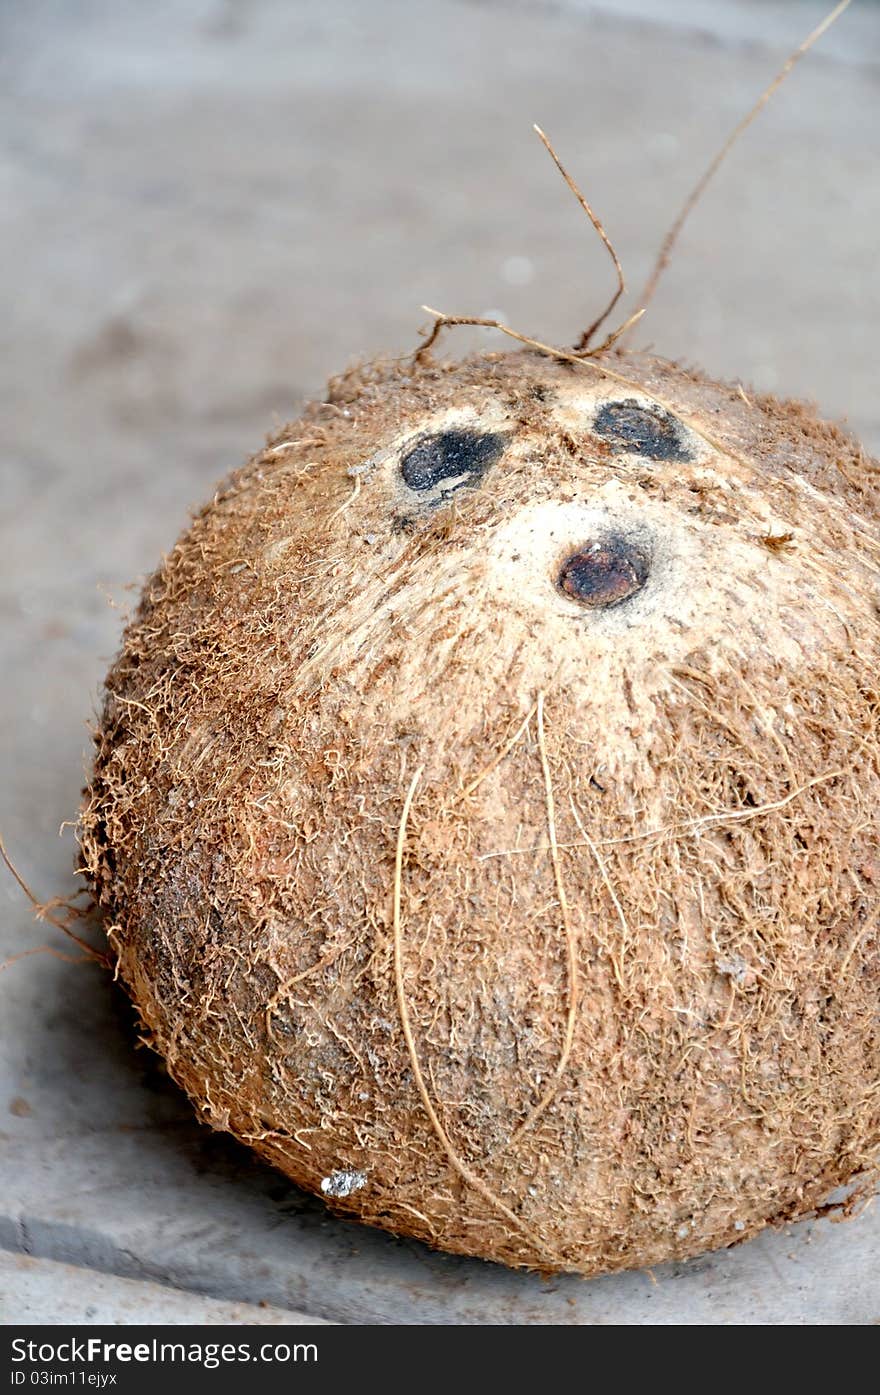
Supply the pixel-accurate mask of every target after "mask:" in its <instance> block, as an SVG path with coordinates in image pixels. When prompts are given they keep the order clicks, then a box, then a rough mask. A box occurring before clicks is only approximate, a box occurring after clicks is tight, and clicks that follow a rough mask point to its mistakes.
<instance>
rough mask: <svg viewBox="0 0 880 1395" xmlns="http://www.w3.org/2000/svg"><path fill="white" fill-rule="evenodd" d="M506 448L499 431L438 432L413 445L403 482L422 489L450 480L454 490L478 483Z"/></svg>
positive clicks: (405, 459) (405, 461) (403, 467)
mask: <svg viewBox="0 0 880 1395" xmlns="http://www.w3.org/2000/svg"><path fill="white" fill-rule="evenodd" d="M503 449H504V437H503V436H502V435H500V434H498V433H497V432H489V433H487V432H482V431H438V432H437V433H436V435H433V436H423V437H422V439H421V440H420V441H417V442H416V444H415V445H414V446H411V447H410V449H409V450H408V451H407V452H406V454H405V455H404V457H403V459H402V460H401V462H400V473H401V475H402V476H403V482H404V484H407V485H408V486H409V488H410V489H417V490H419V492H424V491H426V490H429V489H436V488H437V486H438V485H439V484H442V483H443V481H444V480H448V481H450V484H451V489H460V488H461V487H462V486H463V485H475V484H479V482H480V480H481V479H482V478H483V475H484V474H485V473H486V471H487V470H488V468H489V466H490V465H494V463H495V461H496V460H497V459H498V457H499V456H500V455H501V452H502V451H503ZM453 481H454V483H452V482H453ZM451 489H450V490H447V491H446V492H447V493H451Z"/></svg>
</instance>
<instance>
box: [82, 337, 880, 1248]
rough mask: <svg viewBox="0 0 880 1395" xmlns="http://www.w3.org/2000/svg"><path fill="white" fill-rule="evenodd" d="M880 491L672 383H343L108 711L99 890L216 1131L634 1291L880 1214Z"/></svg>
mask: <svg viewBox="0 0 880 1395" xmlns="http://www.w3.org/2000/svg"><path fill="white" fill-rule="evenodd" d="M878 521H880V474H878V467H877V465H876V464H875V463H874V462H872V461H871V460H870V459H868V458H867V456H866V455H865V454H864V452H863V451H862V450H861V449H860V447H859V446H858V444H857V443H855V442H854V441H853V440H852V439H850V438H849V437H848V436H847V435H846V434H845V433H844V432H843V431H842V430H841V429H839V428H838V427H836V426H833V425H828V424H826V423H823V422H821V421H819V420H818V419H817V418H816V417H815V416H814V414H813V413H812V412H811V411H810V410H809V409H808V408H805V407H803V406H800V405H797V404H791V403H781V402H778V401H776V400H774V399H772V398H769V397H757V396H755V397H750V396H748V395H747V394H745V393H744V392H743V390H742V388H733V387H730V386H725V385H723V384H719V383H715V382H712V381H710V380H709V379H707V378H706V377H704V376H702V375H701V374H700V373H697V372H693V371H689V370H687V369H684V368H682V367H678V366H676V365H674V364H671V363H668V362H665V361H662V360H660V359H658V358H655V357H649V356H646V355H639V354H618V353H616V352H605V353H603V354H601V355H600V356H599V357H596V358H593V359H588V360H584V361H581V362H579V363H576V362H573V361H571V360H567V361H566V360H564V359H562V360H559V359H553V358H551V357H548V356H546V355H542V354H540V353H536V352H533V351H523V352H516V353H513V354H488V355H482V356H479V357H475V358H471V359H468V360H466V361H464V362H461V363H458V364H446V363H438V362H433V361H432V360H430V358H428V357H427V356H424V355H423V356H422V357H421V358H420V359H419V360H417V361H416V362H414V363H412V364H404V365H402V364H390V365H384V366H383V365H378V366H373V367H371V368H369V369H363V370H359V371H357V372H352V373H350V374H348V375H346V376H345V377H343V378H341V379H339V380H336V381H334V382H333V383H332V384H331V389H330V392H329V394H328V398H327V400H326V401H325V402H322V403H318V404H316V405H313V406H311V407H309V408H308V409H307V410H306V412H305V413H304V415H303V416H302V418H301V419H300V420H299V421H298V422H296V423H294V424H293V425H290V426H287V427H285V429H284V430H283V431H282V432H281V433H279V434H277V435H276V436H274V437H273V438H272V439H270V440H269V442H268V443H267V445H266V446H265V448H264V449H263V450H261V451H260V452H259V453H258V454H257V455H256V456H255V457H254V458H253V459H252V460H251V461H250V463H249V464H248V465H247V466H245V468H244V469H242V470H240V471H239V472H237V473H235V474H233V475H232V476H231V477H230V478H229V479H228V480H227V481H226V482H225V483H224V484H223V485H222V486H221V487H220V488H219V489H218V491H217V492H216V494H215V496H214V498H213V499H212V500H211V502H210V503H209V504H208V505H207V507H205V508H204V509H203V510H202V511H201V513H199V514H198V516H197V517H196V518H195V519H194V521H193V522H192V525H191V526H190V528H189V529H188V531H187V532H185V533H184V535H183V536H182V538H181V539H180V540H179V542H178V543H177V545H176V546H175V547H174V548H173V550H172V551H171V553H170V554H169V555H168V557H167V558H166V559H165V561H164V562H163V563H162V565H161V566H160V567H159V569H158V571H156V573H155V574H154V575H153V577H152V578H151V579H150V580H149V581H148V583H147V585H146V587H145V589H144V593H143V597H142V600H141V603H140V608H139V610H138V611H137V614H136V615H135V617H134V619H133V620H132V622H131V623H130V624H129V626H128V628H127V630H126V633H125V637H124V642H123V647H122V652H121V654H120V656H119V658H118V659H117V660H116V662H115V664H114V666H113V668H112V669H111V671H110V674H109V676H108V679H107V688H106V703H105V707H104V711H103V716H102V718H101V721H100V726H99V729H98V731H97V736H96V742H97V753H96V759H95V766H94V773H93V776H92V779H91V784H90V787H89V789H88V790H87V793H86V799H85V803H84V806H83V810H82V815H81V829H80V837H81V844H82V857H83V864H84V867H85V869H86V871H87V874H88V878H89V880H90V884H91V887H92V889H93V894H94V898H95V900H96V902H97V904H98V906H99V907H100V909H101V911H102V913H103V915H104V918H105V922H106V926H107V934H108V937H109V941H110V944H111V946H112V948H113V951H114V953H115V955H116V957H117V961H118V971H119V975H120V976H121V978H122V980H123V982H124V983H125V984H126V985H127V987H128V990H129V992H130V993H131V995H132V997H133V999H134V1002H135V1003H136V1005H137V1008H138V1011H139V1013H140V1016H141V1018H142V1021H143V1024H144V1031H145V1035H146V1036H147V1038H148V1040H149V1041H150V1042H151V1043H152V1045H153V1046H154V1047H155V1048H156V1049H157V1050H158V1051H159V1052H160V1053H161V1054H162V1056H163V1057H164V1059H165V1061H166V1063H167V1066H168V1070H169V1071H170V1073H171V1075H172V1076H173V1077H174V1079H175V1080H176V1081H178V1082H179V1084H180V1085H182V1086H183V1088H184V1089H185V1090H186V1091H187V1092H188V1094H189V1095H190V1097H191V1099H192V1100H193V1102H194V1104H195V1105H196V1107H197V1109H198V1111H199V1112H200V1114H201V1116H202V1118H203V1119H204V1120H206V1121H207V1122H208V1123H209V1124H211V1125H213V1126H214V1127H215V1128H218V1129H223V1130H228V1131H229V1132H231V1133H232V1134H234V1135H235V1136H236V1137H237V1138H239V1139H241V1140H243V1141H244V1142H246V1143H248V1144H250V1145H251V1146H252V1147H253V1148H254V1149H255V1150H256V1152H257V1153H259V1154H260V1155H261V1156H262V1157H263V1158H266V1159H268V1160H269V1161H270V1162H272V1163H274V1164H275V1165H276V1166H278V1167H279V1168H281V1169H282V1170H283V1171H284V1172H285V1173H286V1174H287V1175H288V1176H289V1177H290V1178H292V1179H293V1181H294V1182H296V1183H297V1184H298V1185H300V1186H301V1187H304V1188H306V1189H308V1190H309V1191H312V1192H314V1193H316V1194H318V1195H323V1196H324V1197H325V1198H327V1199H328V1202H329V1203H330V1204H332V1205H333V1207H334V1208H335V1209H337V1210H338V1211H340V1212H342V1213H343V1214H345V1215H348V1216H352V1217H358V1218H360V1219H361V1220H363V1221H366V1222H369V1223H371V1224H373V1225H377V1226H381V1227H384V1228H385V1229H387V1230H391V1231H393V1232H395V1233H397V1234H401V1235H408V1236H415V1237H418V1238H420V1239H422V1240H425V1241H427V1242H428V1243H429V1244H431V1245H433V1246H437V1247H440V1248H442V1249H444V1250H449V1251H453V1252H456V1253H462V1254H468V1255H479V1256H483V1257H485V1258H489V1259H494V1260H500V1261H503V1262H504V1263H505V1264H508V1265H513V1266H528V1267H534V1268H537V1269H540V1270H542V1271H554V1270H572V1271H579V1272H580V1273H583V1274H595V1273H599V1272H603V1271H609V1270H617V1269H622V1268H627V1267H632V1266H642V1265H651V1264H654V1263H657V1262H660V1261H663V1260H668V1259H671V1258H675V1259H683V1258H685V1257H687V1256H691V1255H694V1254H696V1253H698V1252H700V1251H703V1250H706V1249H711V1248H715V1247H718V1246H725V1245H730V1244H732V1243H735V1242H737V1241H740V1240H742V1239H745V1238H747V1237H748V1236H750V1235H752V1234H754V1233H755V1232H757V1231H759V1230H761V1228H762V1227H765V1226H767V1225H778V1224H780V1223H782V1222H785V1221H788V1220H791V1219H794V1218H796V1217H799V1216H803V1215H806V1214H810V1213H815V1212H816V1211H817V1209H820V1208H821V1207H822V1206H823V1205H824V1204H825V1203H826V1200H827V1198H828V1197H829V1196H830V1195H831V1194H832V1193H833V1192H834V1190H835V1189H836V1188H839V1187H842V1186H844V1185H845V1184H851V1187H854V1188H855V1194H862V1193H864V1191H865V1189H866V1188H868V1187H869V1186H870V1185H871V1181H872V1178H873V1177H874V1175H875V1172H876V1167H877V1163H878V1140H880V1035H878V1001H880V927H878V919H880V832H878V817H877V811H878V807H880V734H878V700H880V693H878V674H880V590H878V576H880V570H878V568H880V537H878Z"/></svg>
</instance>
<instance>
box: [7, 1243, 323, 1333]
mask: <svg viewBox="0 0 880 1395" xmlns="http://www.w3.org/2000/svg"><path fill="white" fill-rule="evenodd" d="M320 1321H321V1320H320V1318H311V1317H306V1316H305V1315H304V1314H303V1313H296V1312H292V1311H290V1310H289V1309H286V1308H285V1309H282V1308H272V1307H269V1305H268V1304H266V1305H264V1306H263V1307H255V1306H253V1305H252V1304H250V1303H223V1302H218V1301H217V1300H216V1299H214V1298H203V1297H202V1296H201V1294H198V1293H181V1291H180V1290H179V1289H171V1288H162V1287H161V1286H160V1285H159V1284H152V1283H148V1282H145V1281H144V1280H143V1279H140V1280H136V1279H120V1278H117V1277H116V1276H115V1275H109V1274H100V1273H97V1272H96V1271H95V1270H94V1269H77V1268H75V1267H74V1266H73V1265H72V1264H57V1263H56V1262H55V1261H54V1260H51V1259H31V1258H30V1257H29V1256H28V1255H20V1254H19V1255H16V1254H10V1253H9V1252H3V1251H0V1323H6V1324H8V1323H39V1324H40V1325H44V1324H46V1323H56V1322H63V1323H69V1324H72V1325H75V1326H77V1327H79V1326H82V1325H83V1324H84V1323H90V1324H91V1323H95V1324H97V1323H101V1324H105V1323H106V1324H115V1325H127V1324H130V1323H143V1324H152V1323H155V1324H159V1325H161V1326H163V1327H167V1326H179V1325H180V1324H189V1323H192V1324H194V1325H196V1326H198V1327H209V1326H215V1325H216V1324H218V1323H222V1324H223V1325H226V1324H227V1323H232V1324H234V1325H235V1326H245V1327H286V1326H291V1325H296V1324H299V1323H304V1322H305V1323H312V1322H320Z"/></svg>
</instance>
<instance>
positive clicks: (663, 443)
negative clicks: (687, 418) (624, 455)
mask: <svg viewBox="0 0 880 1395" xmlns="http://www.w3.org/2000/svg"><path fill="white" fill-rule="evenodd" d="M593 430H594V431H595V432H596V435H597V436H601V437H602V438H603V439H604V440H606V441H610V443H611V445H612V446H616V447H617V448H618V450H628V451H634V452H635V453H636V454H637V455H644V456H645V457H646V458H647V459H648V460H682V461H684V460H690V459H691V458H692V457H691V453H690V451H689V450H688V448H687V446H686V445H685V443H684V441H683V439H682V430H681V423H680V422H678V421H676V419H675V417H674V416H672V414H671V413H670V412H664V411H663V409H662V408H660V407H644V406H642V404H641V403H640V402H637V401H636V400H635V398H634V397H628V398H626V399H625V400H624V401H622V402H606V403H605V404H604V406H602V407H600V408H599V411H598V412H597V413H596V419H595V421H594V422H593Z"/></svg>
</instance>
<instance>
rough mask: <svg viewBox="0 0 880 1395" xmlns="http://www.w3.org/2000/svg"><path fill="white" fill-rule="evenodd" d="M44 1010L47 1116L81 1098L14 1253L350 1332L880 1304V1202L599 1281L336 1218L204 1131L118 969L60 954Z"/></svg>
mask: <svg viewBox="0 0 880 1395" xmlns="http://www.w3.org/2000/svg"><path fill="white" fill-rule="evenodd" d="M31 962H33V961H31ZM74 972H76V973H77V974H81V975H82V976H81V977H77V978H75V979H74V980H73V982H74V983H75V985H76V987H75V991H72V987H71V977H70V976H71V974H72V973H74ZM47 988H49V990H50V991H48V992H47V991H46V989H47ZM41 1002H42V1004H43V1007H44V1009H45V1013H44V1014H41V1015H40V1017H39V1018H34V1020H33V1030H34V1032H35V1033H39V1036H40V1040H39V1041H37V1040H34V1042H33V1043H32V1044H31V1045H32V1049H33V1050H34V1051H35V1052H36V1051H38V1050H43V1051H45V1039H46V1033H47V1030H48V1031H49V1032H50V1033H51V1039H52V1051H51V1054H52V1056H53V1058H54V1060H55V1062H56V1068H55V1069H54V1070H53V1073H52V1075H51V1077H50V1078H49V1079H47V1080H45V1081H44V1082H43V1085H44V1093H43V1109H44V1110H45V1109H47V1108H48V1110H49V1115H48V1117H50V1118H52V1117H55V1116H56V1115H57V1117H59V1118H62V1119H63V1117H64V1115H65V1110H66V1112H67V1115H68V1117H69V1115H70V1108H69V1096H70V1094H71V1091H75V1093H76V1095H77V1113H78V1116H79V1120H80V1123H79V1126H78V1127H77V1128H76V1129H75V1130H73V1131H71V1130H70V1129H68V1128H67V1127H65V1126H64V1125H63V1124H62V1126H61V1128H60V1130H59V1131H58V1134H57V1136H56V1137H54V1138H52V1137H47V1138H46V1139H44V1140H43V1148H42V1153H43V1157H42V1159H41V1164H42V1167H43V1169H44V1171H43V1172H42V1173H40V1172H39V1170H38V1169H35V1175H34V1178H33V1182H32V1184H30V1183H29V1179H28V1178H25V1179H23V1180H22V1182H21V1184H20V1187H19V1188H18V1190H19V1191H20V1194H21V1195H20V1198H19V1206H20V1219H19V1226H18V1229H17V1231H16V1233H15V1234H10V1235H7V1236H5V1237H2V1236H0V1240H2V1242H3V1243H5V1244H7V1245H8V1247H9V1248H18V1249H25V1250H26V1251H27V1252H29V1253H31V1254H34V1255H37V1256H42V1257H46V1258H51V1259H61V1260H65V1261H67V1262H72V1263H75V1264H78V1265H80V1266H83V1267H86V1268H89V1267H91V1268H95V1269H99V1270H102V1271H105V1272H109V1273H115V1274H119V1275H121V1276H125V1277H145V1278H150V1279H152V1280H154V1281H159V1282H161V1283H164V1284H167V1285H170V1286H173V1287H178V1288H182V1289H187V1290H192V1291H195V1292H199V1293H204V1294H207V1295H210V1296H213V1297H217V1298H225V1299H231V1300H237V1301H248V1302H250V1303H260V1302H265V1303H270V1304H273V1305H277V1306H281V1307H294V1308H298V1309H302V1310H304V1311H305V1312H307V1313H309V1314H311V1315H314V1316H320V1317H326V1318H331V1319H335V1320H337V1321H343V1322H345V1321H348V1322H360V1323H408V1324H454V1323H464V1324H508V1325H509V1324H593V1323H606V1322H611V1323H635V1324H640V1323H659V1324H667V1323H680V1322H691V1323H702V1322H705V1323H715V1322H725V1323H729V1322H752V1321H765V1322H778V1321H789V1322H792V1321H793V1322H799V1321H800V1322H805V1321H817V1320H818V1321H828V1322H831V1321H847V1322H853V1321H855V1322H860V1321H870V1320H871V1314H874V1316H876V1313H875V1309H876V1310H877V1311H880V1279H878V1278H877V1277H876V1265H875V1264H872V1262H871V1254H872V1253H874V1254H876V1250H877V1245H878V1242H880V1208H878V1213H877V1214H874V1215H873V1216H871V1215H869V1216H867V1217H865V1218H864V1219H863V1220H862V1221H861V1223H857V1224H855V1225H852V1226H834V1225H831V1224H830V1223H829V1222H819V1223H810V1222H805V1223H802V1224H800V1225H798V1226H794V1227H789V1228H788V1229H787V1230H786V1231H784V1232H778V1233H765V1234H763V1235H761V1236H759V1237H758V1238H757V1239H756V1240H753V1241H751V1242H750V1243H748V1244H746V1245H744V1246H742V1247H739V1248H737V1249H735V1250H731V1251H720V1252H716V1253H714V1254H708V1255H704V1256H702V1257H700V1258H698V1259H695V1260H691V1261H689V1262H687V1263H684V1264H670V1265H666V1266H662V1267H660V1268H658V1269H657V1270H656V1271H654V1273H653V1274H647V1273H644V1272H641V1273H640V1272H630V1273H624V1274H616V1275H610V1276H607V1277H605V1278H599V1279H592V1280H583V1279H581V1278H579V1277H577V1276H573V1275H561V1276H560V1275H557V1276H554V1277H553V1278H552V1279H542V1278H541V1277H540V1276H539V1275H536V1274H532V1273H525V1272H515V1271H511V1270H507V1269H505V1268H503V1267H502V1266H500V1265H497V1264H493V1263H490V1262H486V1261H483V1260H477V1259H465V1258H461V1257H456V1256H451V1255H446V1254H442V1253H438V1252H434V1251H432V1250H430V1249H429V1248H428V1247H427V1246H425V1245H423V1244H422V1243H420V1242H419V1241H415V1240H409V1239H406V1240H401V1239H396V1238H395V1237H394V1236H391V1235H388V1234H386V1233H384V1232H382V1231H378V1230H373V1229H371V1228H369V1227H366V1226H362V1225H361V1224H359V1223H358V1222H356V1221H353V1220H348V1219H346V1218H344V1217H341V1216H334V1215H332V1214H331V1213H330V1211H329V1210H328V1208H327V1206H326V1205H325V1204H324V1203H323V1202H322V1201H321V1200H318V1199H317V1198H314V1197H311V1196H309V1195H307V1194H306V1193H304V1192H302V1191H300V1190H299V1189H298V1188H296V1187H294V1186H293V1185H291V1184H290V1183H289V1182H287V1180H286V1179H285V1178H284V1177H283V1176H282V1175H281V1174H280V1173H278V1172H276V1171H274V1170H273V1169H272V1168H270V1167H268V1166H266V1165H265V1164H264V1163H261V1162H259V1161H258V1160H257V1159H256V1158H255V1157H254V1156H253V1155H252V1154H251V1153H250V1152H249V1151H248V1150H247V1149H246V1148H245V1147H243V1146H242V1145H240V1144H238V1143H236V1142H235V1141H234V1140H233V1139H232V1138H231V1137H229V1136H227V1135H223V1134H218V1133H215V1132H213V1131H211V1130H210V1129H209V1128H207V1127H206V1126H204V1125H201V1124H200V1123H199V1122H198V1121H197V1119H196V1118H195V1115H194V1114H193V1111H192V1107H191V1106H190V1104H189V1101H188V1100H187V1099H186V1097H185V1095H184V1094H183V1092H182V1091H181V1090H179V1089H178V1087H177V1086H176V1085H175V1084H174V1082H173V1081H172V1080H171V1079H170V1077H169V1076H168V1074H167V1072H166V1070H165V1068H164V1066H163V1064H162V1062H161V1060H160V1059H159V1057H158V1056H156V1055H155V1054H154V1053H153V1052H152V1051H151V1050H150V1049H149V1048H145V1047H143V1046H142V1045H140V1044H139V1040H138V1029H137V1022H136V1018H135V1013H134V1010H133V1008H132V1006H131V1004H130V1002H129V1000H128V998H127V997H126V995H125V994H124V992H123V991H122V989H121V988H120V987H119V986H118V985H116V984H113V983H112V982H111V981H110V979H109V977H108V976H107V975H106V974H104V973H103V972H101V971H99V970H97V969H85V970H80V971H74V970H72V969H71V968H70V966H68V965H65V964H60V963H58V962H57V961H55V964H54V971H53V972H52V973H51V975H50V984H49V985H45V986H44V987H43V988H42V990H41ZM87 1063H91V1068H88V1067H87ZM53 1097H54V1098H53ZM108 1110H109V1113H108ZM46 1175H48V1176H49V1177H50V1178H55V1183H54V1185H55V1188H56V1191H57V1194H56V1195H49V1194H47V1192H46V1189H45V1177H46ZM58 1178H60V1179H61V1185H60V1187H59V1185H58V1180H57V1179H58ZM83 1179H89V1183H88V1184H87V1185H84V1184H83ZM872 1274H873V1275H875V1277H874V1278H871V1277H870V1276H871V1275H872ZM811 1293H813V1297H811V1296H810V1295H811ZM872 1305H874V1306H873V1307H872ZM808 1313H811V1314H813V1315H812V1316H807V1314H808ZM817 1313H818V1314H820V1315H819V1316H816V1314H817Z"/></svg>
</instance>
